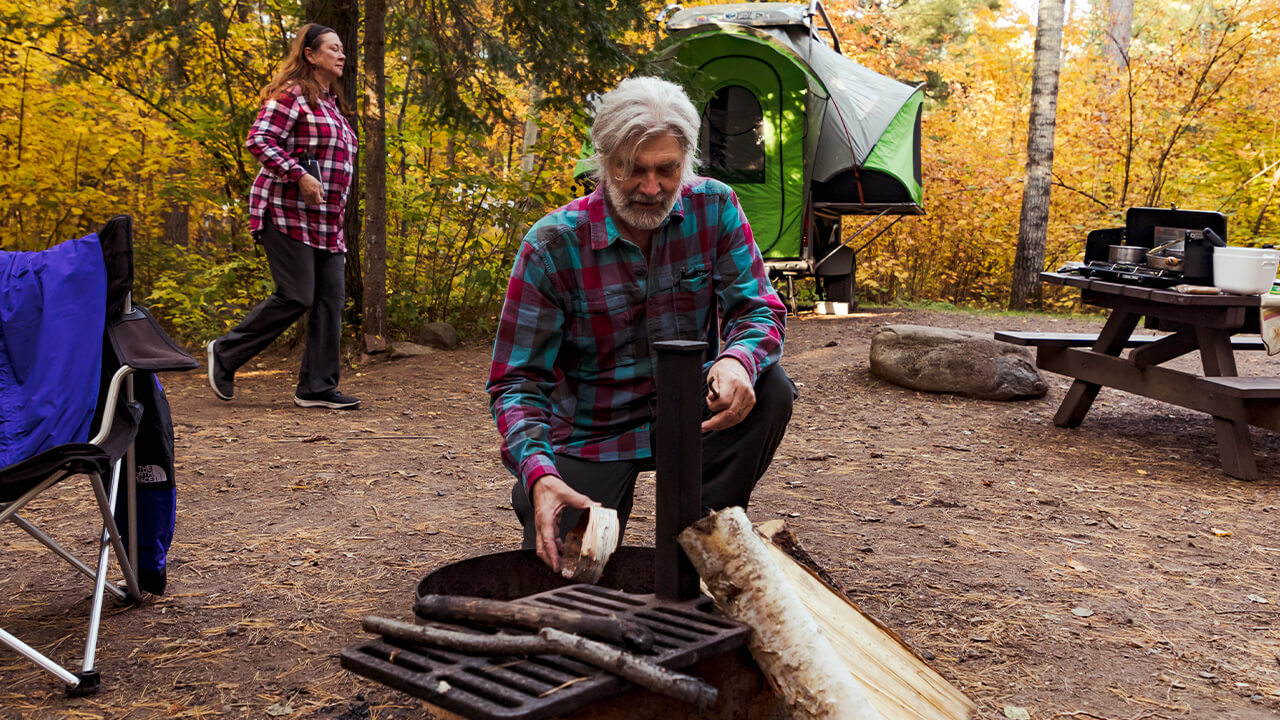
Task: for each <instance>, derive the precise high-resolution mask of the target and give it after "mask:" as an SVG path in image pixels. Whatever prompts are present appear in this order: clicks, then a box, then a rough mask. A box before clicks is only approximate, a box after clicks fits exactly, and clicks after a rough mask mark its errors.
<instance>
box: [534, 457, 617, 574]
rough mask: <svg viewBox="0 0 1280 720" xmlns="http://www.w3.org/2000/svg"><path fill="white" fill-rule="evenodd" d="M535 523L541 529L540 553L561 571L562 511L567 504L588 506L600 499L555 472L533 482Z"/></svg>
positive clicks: (584, 507)
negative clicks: (576, 488)
mask: <svg viewBox="0 0 1280 720" xmlns="http://www.w3.org/2000/svg"><path fill="white" fill-rule="evenodd" d="M529 499H530V500H531V501H532V502H533V526H534V527H535V528H536V529H537V531H538V557H540V558H542V562H544V563H546V564H547V566H548V567H550V568H551V569H552V570H553V571H555V572H560V545H561V540H560V513H561V512H563V511H564V509H565V508H579V509H582V510H585V509H587V508H589V507H591V506H592V505H599V504H600V503H598V502H596V501H594V500H592V499H591V498H589V497H587V496H586V495H583V494H582V493H580V492H578V491H577V490H574V489H573V488H571V487H569V485H568V484H567V483H566V482H565V481H564V480H561V479H560V478H558V477H556V476H555V475H543V476H542V477H540V478H538V479H537V480H535V481H534V483H533V492H532V493H530V498H529Z"/></svg>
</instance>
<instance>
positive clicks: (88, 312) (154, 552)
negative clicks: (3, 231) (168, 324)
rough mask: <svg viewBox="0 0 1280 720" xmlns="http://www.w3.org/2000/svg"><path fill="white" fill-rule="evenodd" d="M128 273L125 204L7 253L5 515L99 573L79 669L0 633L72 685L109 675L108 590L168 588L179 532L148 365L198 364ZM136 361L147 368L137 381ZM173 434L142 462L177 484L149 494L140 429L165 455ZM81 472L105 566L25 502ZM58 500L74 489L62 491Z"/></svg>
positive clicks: (2, 334)
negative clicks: (143, 486)
mask: <svg viewBox="0 0 1280 720" xmlns="http://www.w3.org/2000/svg"><path fill="white" fill-rule="evenodd" d="M132 285H133V250H132V221H131V219H130V218H129V217H127V216H118V217H116V218H113V219H112V220H111V221H110V222H108V223H107V224H106V225H105V226H103V229H102V231H101V232H99V233H96V234H91V235H88V236H85V237H83V238H80V239H78V240H68V241H66V242H64V243H61V244H60V245H57V246H55V247H53V248H50V249H48V250H44V251H41V252H34V253H32V252H22V253H15V252H0V466H3V468H0V525H4V524H5V523H6V521H7V522H8V523H12V524H13V525H15V526H17V527H18V528H21V529H22V530H25V531H26V532H27V533H28V534H30V535H31V536H32V537H34V538H35V539H36V540H38V541H39V542H40V544H42V545H44V546H45V547H47V548H48V549H49V550H51V551H52V552H53V553H54V554H56V555H57V556H58V557H60V558H62V559H63V560H65V561H66V562H67V563H69V564H70V565H71V566H72V567H73V568H75V569H76V570H79V571H80V572H81V573H83V574H85V575H87V576H89V577H90V578H92V579H93V581H94V589H93V595H92V599H91V604H90V611H89V623H88V630H87V635H86V639H85V649H84V658H83V663H82V664H81V669H80V670H79V671H78V672H73V671H71V670H68V669H67V668H66V667H64V666H63V665H60V664H59V663H57V662H55V661H54V660H53V659H51V658H50V657H48V656H46V655H45V654H43V653H41V652H40V651H38V650H36V649H35V648H33V647H31V646H30V645H28V644H27V643H25V642H23V641H22V640H20V639H19V638H18V637H17V636H15V635H13V634H11V633H9V632H8V631H6V630H5V629H3V628H0V645H4V646H7V647H9V648H10V649H12V650H14V651H15V652H17V653H19V654H21V655H23V656H25V657H27V658H29V659H30V660H32V661H33V662H35V663H36V664H37V665H39V666H40V667H42V668H44V669H45V670H47V671H48V672H50V673H52V674H53V675H55V676H56V677H58V678H60V679H61V680H62V681H63V682H65V683H66V685H67V692H68V694H71V695H87V694H90V693H93V692H96V691H97V690H98V689H99V687H100V683H101V680H100V673H99V671H98V670H97V668H95V655H96V650H97V643H98V628H99V622H100V619H101V616H102V609H103V601H104V597H105V593H108V592H109V593H111V594H112V595H114V596H116V597H117V598H118V599H119V600H120V601H122V602H125V603H136V602H137V601H139V600H140V599H141V598H142V597H143V592H144V591H149V592H155V593H160V592H163V590H164V580H165V574H164V566H163V563H164V552H165V550H167V547H168V542H169V541H170V540H171V538H172V529H173V513H174V506H173V500H172V498H173V497H174V494H173V490H172V475H173V467H172V422H171V420H170V418H169V414H168V402H167V400H165V398H164V394H163V391H162V390H161V389H160V387H159V384H158V382H157V381H156V380H155V378H154V376H153V375H152V373H156V372H164V371H174V370H191V369H194V368H195V367H196V366H197V364H196V361H195V360H194V359H193V358H192V357H191V356H190V355H188V354H187V353H186V352H184V351H183V350H182V349H181V348H179V347H178V346H177V345H176V344H175V343H174V342H173V340H172V339H170V338H169V336H168V335H167V334H165V332H164V331H163V330H162V329H161V328H160V326H159V325H158V324H157V323H156V321H155V319H154V318H152V317H151V315H150V314H149V313H148V312H147V311H146V310H145V309H144V308H141V307H137V306H134V305H133V304H132V299H131V290H132ZM138 373H145V375H141V376H140V377H139V378H138V379H139V384H138V385H137V386H135V383H134V375H135V374H138ZM139 400H142V402H139ZM139 428H142V429H143V432H142V433H140V431H139ZM166 432H167V454H166V453H165V452H164V451H161V452H160V453H159V456H162V459H160V460H157V461H149V462H157V463H159V464H158V465H147V466H145V468H146V470H147V473H146V474H147V475H148V478H147V479H148V480H154V479H155V477H154V476H155V475H157V474H159V475H164V474H165V473H166V471H167V474H168V477H167V478H164V480H166V481H167V483H166V484H164V488H162V489H163V490H164V491H163V492H160V493H153V492H144V493H141V495H143V496H144V497H143V498H141V500H142V501H143V502H141V504H140V498H139V495H140V493H139V492H138V486H137V466H138V463H137V453H138V448H139V447H140V446H141V442H142V440H141V438H143V436H149V437H148V438H147V442H149V443H150V445H151V446H153V447H151V448H148V449H147V453H148V454H149V455H156V454H157V453H156V450H155V449H154V446H161V447H165V446H166V442H165V439H166V438H165V437H164V436H165V433H166ZM157 436H158V439H157ZM157 468H159V469H157ZM78 476H84V477H86V478H87V479H88V486H89V488H88V489H89V490H90V491H91V492H90V494H89V497H91V498H92V507H94V508H96V512H97V514H98V515H100V516H101V521H102V531H101V534H100V535H99V536H98V553H97V565H96V567H91V566H90V565H89V564H87V563H85V562H83V561H82V560H80V559H79V558H77V557H76V556H75V555H74V554H73V553H72V552H71V551H69V550H68V549H66V547H64V546H63V545H61V544H59V543H58V542H57V541H55V540H54V539H53V538H52V537H50V536H49V535H47V534H45V533H44V532H43V531H41V530H40V529H39V528H37V527H36V526H35V525H34V524H33V523H32V522H30V521H28V520H27V519H25V518H23V517H22V516H21V515H19V514H18V513H19V511H20V510H22V509H23V508H24V507H26V506H27V505H28V504H29V503H31V502H32V501H34V500H36V499H37V498H38V497H39V496H40V495H42V494H43V493H45V492H46V491H48V490H49V489H50V488H53V487H54V486H57V485H59V484H60V483H64V482H65V481H69V480H70V479H72V478H75V477H78ZM89 497H86V498H85V500H86V501H88V500H89ZM156 498H159V499H160V502H159V504H158V505H157V504H156V503H155V502H154V500H155V499H156ZM58 501H59V502H67V499H66V497H65V495H60V496H59V500H58ZM140 507H141V513H140ZM140 529H142V530H144V532H142V534H141V537H140V532H139V531H140ZM140 539H141V541H142V557H141V566H142V569H141V571H140V569H139V568H140V555H139V540H140ZM112 554H113V555H114V556H115V558H116V561H117V565H118V567H119V571H120V573H121V575H122V576H123V579H122V581H121V582H118V583H117V582H109V581H108V574H109V572H110V564H109V562H108V560H109V555H112Z"/></svg>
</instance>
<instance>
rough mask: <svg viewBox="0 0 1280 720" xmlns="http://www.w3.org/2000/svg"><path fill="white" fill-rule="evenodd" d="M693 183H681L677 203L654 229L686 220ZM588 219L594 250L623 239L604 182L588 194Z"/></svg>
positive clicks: (660, 229)
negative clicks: (611, 211)
mask: <svg viewBox="0 0 1280 720" xmlns="http://www.w3.org/2000/svg"><path fill="white" fill-rule="evenodd" d="M691 187H692V185H681V186H680V189H679V190H677V192H678V193H679V197H677V198H676V201H675V204H673V205H672V206H671V211H670V212H668V213H667V216H666V217H665V218H663V220H662V223H661V224H660V225H658V227H657V229H656V230H655V231H654V232H655V233H656V232H661V231H662V229H663V228H665V227H667V226H668V225H671V224H672V223H675V224H677V225H678V224H679V223H680V222H682V221H683V220H684V200H685V198H686V197H687V196H688V195H689V188H691ZM587 220H588V222H590V223H591V248H592V249H593V250H602V249H604V248H606V247H608V246H609V245H610V244H612V243H614V242H617V241H619V240H622V234H621V233H619V232H618V226H617V224H615V223H614V220H613V217H612V216H611V215H610V214H609V201H608V200H607V199H606V197H605V193H604V183H603V182H598V183H596V189H595V190H592V191H591V194H590V195H588V196H587Z"/></svg>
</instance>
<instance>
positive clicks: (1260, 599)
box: [1249, 594, 1267, 605]
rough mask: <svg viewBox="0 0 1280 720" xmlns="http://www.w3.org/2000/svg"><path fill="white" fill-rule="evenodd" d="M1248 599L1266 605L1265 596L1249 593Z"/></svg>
mask: <svg viewBox="0 0 1280 720" xmlns="http://www.w3.org/2000/svg"><path fill="white" fill-rule="evenodd" d="M1249 599H1250V600H1251V601H1253V602H1256V603H1260V604H1262V605H1266V604H1267V599H1266V598H1264V597H1262V596H1261V595H1253V594H1250V595H1249Z"/></svg>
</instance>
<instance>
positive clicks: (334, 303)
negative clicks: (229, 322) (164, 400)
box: [214, 218, 346, 396]
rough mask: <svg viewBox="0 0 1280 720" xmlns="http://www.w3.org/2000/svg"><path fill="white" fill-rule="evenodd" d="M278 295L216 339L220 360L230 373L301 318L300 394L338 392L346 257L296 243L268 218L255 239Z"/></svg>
mask: <svg viewBox="0 0 1280 720" xmlns="http://www.w3.org/2000/svg"><path fill="white" fill-rule="evenodd" d="M259 240H260V241H261V242H262V247H263V249H264V250H266V253H267V262H268V263H269V264H270V266H271V279H272V280H275V283H276V291H275V292H274V293H272V294H271V295H270V296H269V297H268V298H267V299H266V300H263V301H262V302H260V303H258V305H257V307H255V308H254V309H253V310H250V311H249V314H248V315H246V316H245V318H244V319H243V320H241V321H240V324H239V325H237V326H235V327H234V328H233V329H232V330H231V332H229V333H227V334H226V335H223V336H222V337H220V338H218V341H217V343H215V345H214V348H215V349H216V351H217V353H218V361H219V362H220V363H221V364H222V366H223V367H224V368H226V369H228V370H231V371H234V370H236V369H237V368H239V367H240V366H241V365H244V364H245V363H247V362H249V361H250V360H252V359H253V358H254V357H256V356H257V354H258V353H260V352H262V351H263V350H265V349H266V348H267V346H268V345H270V344H271V343H272V341H274V340H275V339H276V338H277V337H279V336H280V334H281V333H283V332H284V331H285V330H287V329H289V326H290V325H292V324H293V323H294V321H296V320H297V319H298V318H300V317H302V316H303V314H305V313H307V311H310V313H311V314H310V316H309V317H308V318H307V346H306V349H305V350H304V351H303V355H302V369H301V370H300V371H299V372H298V394H299V395H313V396H314V395H323V394H325V393H327V392H329V391H331V390H334V389H336V388H337V387H338V373H339V363H340V352H341V348H340V343H341V341H342V305H343V303H344V301H345V299H346V286H345V283H346V275H345V272H344V268H345V265H346V256H345V255H344V254H342V253H333V252H328V251H327V250H320V249H318V248H313V247H311V246H310V245H304V244H303V243H301V242H299V241H297V240H294V239H293V238H291V237H289V236H288V235H285V234H284V233H282V232H280V231H279V230H277V229H276V228H275V227H274V226H273V225H272V224H271V222H270V219H269V218H268V219H267V220H266V221H265V223H264V225H263V228H262V232H261V234H260V235H259Z"/></svg>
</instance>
